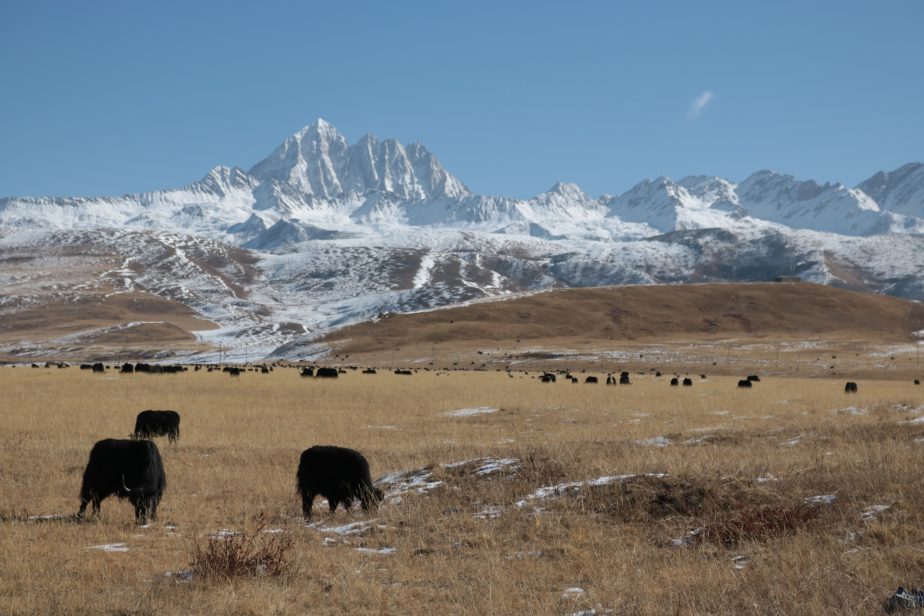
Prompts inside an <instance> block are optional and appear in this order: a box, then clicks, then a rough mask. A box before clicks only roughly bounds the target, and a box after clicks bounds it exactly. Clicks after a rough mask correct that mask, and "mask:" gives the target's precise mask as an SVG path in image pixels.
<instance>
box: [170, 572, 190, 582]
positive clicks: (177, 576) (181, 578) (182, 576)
mask: <svg viewBox="0 0 924 616" xmlns="http://www.w3.org/2000/svg"><path fill="white" fill-rule="evenodd" d="M164 576H165V577H168V578H173V579H174V580H176V581H177V582H191V581H192V579H193V572H192V571H190V570H188V569H184V570H182V571H168V572H167V573H165V574H164Z"/></svg>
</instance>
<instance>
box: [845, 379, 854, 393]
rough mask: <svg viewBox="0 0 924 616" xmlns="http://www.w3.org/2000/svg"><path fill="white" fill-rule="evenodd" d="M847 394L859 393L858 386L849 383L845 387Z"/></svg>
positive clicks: (851, 382)
mask: <svg viewBox="0 0 924 616" xmlns="http://www.w3.org/2000/svg"><path fill="white" fill-rule="evenodd" d="M844 393H845V394H855V393H857V384H856V383H854V382H853V381H847V384H846V385H844Z"/></svg>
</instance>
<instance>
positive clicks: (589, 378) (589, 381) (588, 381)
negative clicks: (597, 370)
mask: <svg viewBox="0 0 924 616" xmlns="http://www.w3.org/2000/svg"><path fill="white" fill-rule="evenodd" d="M584 382H585V383H597V382H598V380H597V377H595V376H589V377H587V378H586V379H584Z"/></svg>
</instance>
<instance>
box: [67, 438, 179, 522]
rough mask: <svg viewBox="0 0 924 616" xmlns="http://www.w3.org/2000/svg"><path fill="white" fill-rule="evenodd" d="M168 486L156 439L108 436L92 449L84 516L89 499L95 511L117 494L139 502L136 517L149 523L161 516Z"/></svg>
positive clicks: (82, 489)
mask: <svg viewBox="0 0 924 616" xmlns="http://www.w3.org/2000/svg"><path fill="white" fill-rule="evenodd" d="M166 487H167V478H166V476H165V475H164V463H163V461H162V460H161V459H160V452H159V451H158V450H157V445H155V444H154V442H153V441H130V440H118V439H111V438H107V439H105V440H102V441H99V442H97V443H96V444H95V445H93V449H91V450H90V460H89V461H88V462H87V468H86V470H84V472H83V483H82V484H81V486H80V511H79V512H78V513H77V517H78V518H82V517H83V516H84V512H85V511H86V509H87V504H88V503H93V514H94V515H99V505H100V502H102V501H103V500H104V499H105V498H107V497H109V496H112V495H113V494H115V495H116V496H118V497H119V498H127V499H128V500H129V502H130V503H131V504H132V505H134V506H135V521H136V522H137V523H138V524H145V523H147V521H148V518H150V519H151V520H156V519H157V505H158V503H160V498H161V496H163V494H164V489H165V488H166Z"/></svg>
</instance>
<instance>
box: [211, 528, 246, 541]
mask: <svg viewBox="0 0 924 616" xmlns="http://www.w3.org/2000/svg"><path fill="white" fill-rule="evenodd" d="M240 534H241V532H240V531H237V530H228V529H227V528H222V529H221V530H219V531H216V532H214V533H209V539H227V538H228V537H236V536H237V535H240Z"/></svg>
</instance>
